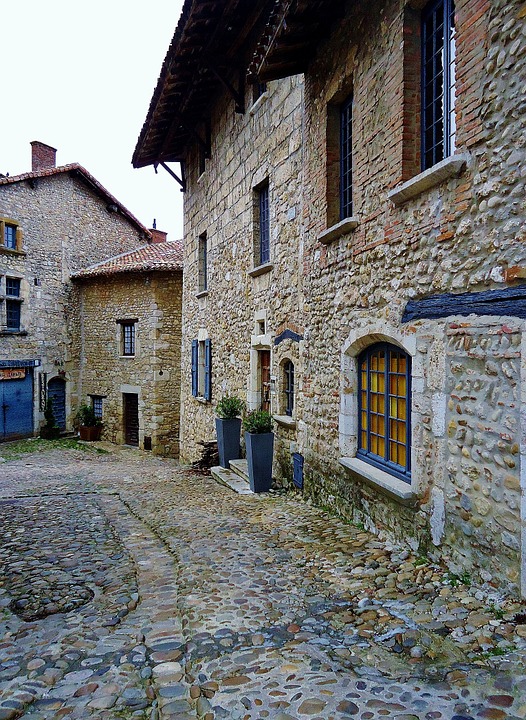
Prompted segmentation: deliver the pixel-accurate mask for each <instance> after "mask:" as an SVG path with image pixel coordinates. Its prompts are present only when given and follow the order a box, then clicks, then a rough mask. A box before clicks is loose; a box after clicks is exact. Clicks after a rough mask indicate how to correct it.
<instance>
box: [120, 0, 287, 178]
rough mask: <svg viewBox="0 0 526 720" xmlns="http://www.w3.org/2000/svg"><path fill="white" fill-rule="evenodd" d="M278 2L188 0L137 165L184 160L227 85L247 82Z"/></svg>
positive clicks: (137, 154)
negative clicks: (256, 47) (259, 41)
mask: <svg viewBox="0 0 526 720" xmlns="http://www.w3.org/2000/svg"><path fill="white" fill-rule="evenodd" d="M272 1H273V0H264V1H262V2H253V0H185V3H184V6H183V10H182V13H181V17H180V19H179V23H178V25H177V28H176V30H175V34H174V36H173V39H172V42H171V44H170V47H169V49H168V53H167V55H166V58H165V60H164V63H163V66H162V69H161V74H160V76H159V79H158V82H157V86H156V88H155V91H154V93H153V96H152V100H151V102H150V108H149V110H148V114H147V117H146V121H145V123H144V125H143V128H142V131H141V134H140V136H139V139H138V141H137V146H136V148H135V152H134V154H133V158H132V164H133V166H134V167H136V168H139V167H145V166H146V165H155V166H156V165H158V164H160V163H169V162H181V161H183V160H184V157H185V152H186V148H187V146H188V144H189V143H190V142H194V141H198V140H199V131H200V126H201V125H202V123H203V121H204V120H205V119H206V118H207V117H208V116H209V114H210V106H211V103H212V102H213V101H214V98H215V97H216V96H217V93H218V91H219V89H220V88H221V86H229V85H230V87H231V89H232V91H234V92H235V90H236V87H238V88H239V86H240V84H241V85H242V84H243V82H244V79H245V77H246V68H247V65H248V62H249V60H250V57H251V53H252V50H253V45H254V37H259V34H260V32H261V30H262V29H263V27H264V24H265V21H266V19H267V17H268V14H269V12H270V7H271V5H272ZM249 41H250V42H251V43H252V44H251V46H249ZM201 140H202V138H201Z"/></svg>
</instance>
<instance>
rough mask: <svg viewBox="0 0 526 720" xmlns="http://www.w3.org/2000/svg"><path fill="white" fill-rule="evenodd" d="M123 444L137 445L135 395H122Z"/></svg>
mask: <svg viewBox="0 0 526 720" xmlns="http://www.w3.org/2000/svg"><path fill="white" fill-rule="evenodd" d="M122 397H123V403H124V408H123V415H124V442H125V443H126V445H135V446H136V447H137V446H138V445H139V396H138V395H137V394H136V393H123V396H122Z"/></svg>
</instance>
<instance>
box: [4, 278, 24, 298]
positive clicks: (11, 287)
mask: <svg viewBox="0 0 526 720" xmlns="http://www.w3.org/2000/svg"><path fill="white" fill-rule="evenodd" d="M5 294H6V295H9V297H20V280H19V279H18V278H10V277H6V279H5Z"/></svg>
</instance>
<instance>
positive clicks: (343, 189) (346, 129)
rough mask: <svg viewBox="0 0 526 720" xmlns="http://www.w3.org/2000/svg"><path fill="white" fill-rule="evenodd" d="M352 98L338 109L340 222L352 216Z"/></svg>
mask: <svg viewBox="0 0 526 720" xmlns="http://www.w3.org/2000/svg"><path fill="white" fill-rule="evenodd" d="M352 108H353V98H352V96H351V97H349V98H347V100H346V101H345V102H344V103H343V105H342V106H341V108H340V220H344V219H345V218H347V217H351V216H352Z"/></svg>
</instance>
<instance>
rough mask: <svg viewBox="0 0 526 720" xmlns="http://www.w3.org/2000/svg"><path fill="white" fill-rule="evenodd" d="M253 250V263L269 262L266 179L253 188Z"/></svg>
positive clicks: (268, 219) (267, 191)
mask: <svg viewBox="0 0 526 720" xmlns="http://www.w3.org/2000/svg"><path fill="white" fill-rule="evenodd" d="M255 214H256V222H255V252H254V264H255V265H265V264H266V263H269V262H270V213H269V186H268V181H266V182H264V183H263V184H262V185H260V186H259V187H257V188H256V190H255Z"/></svg>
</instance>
